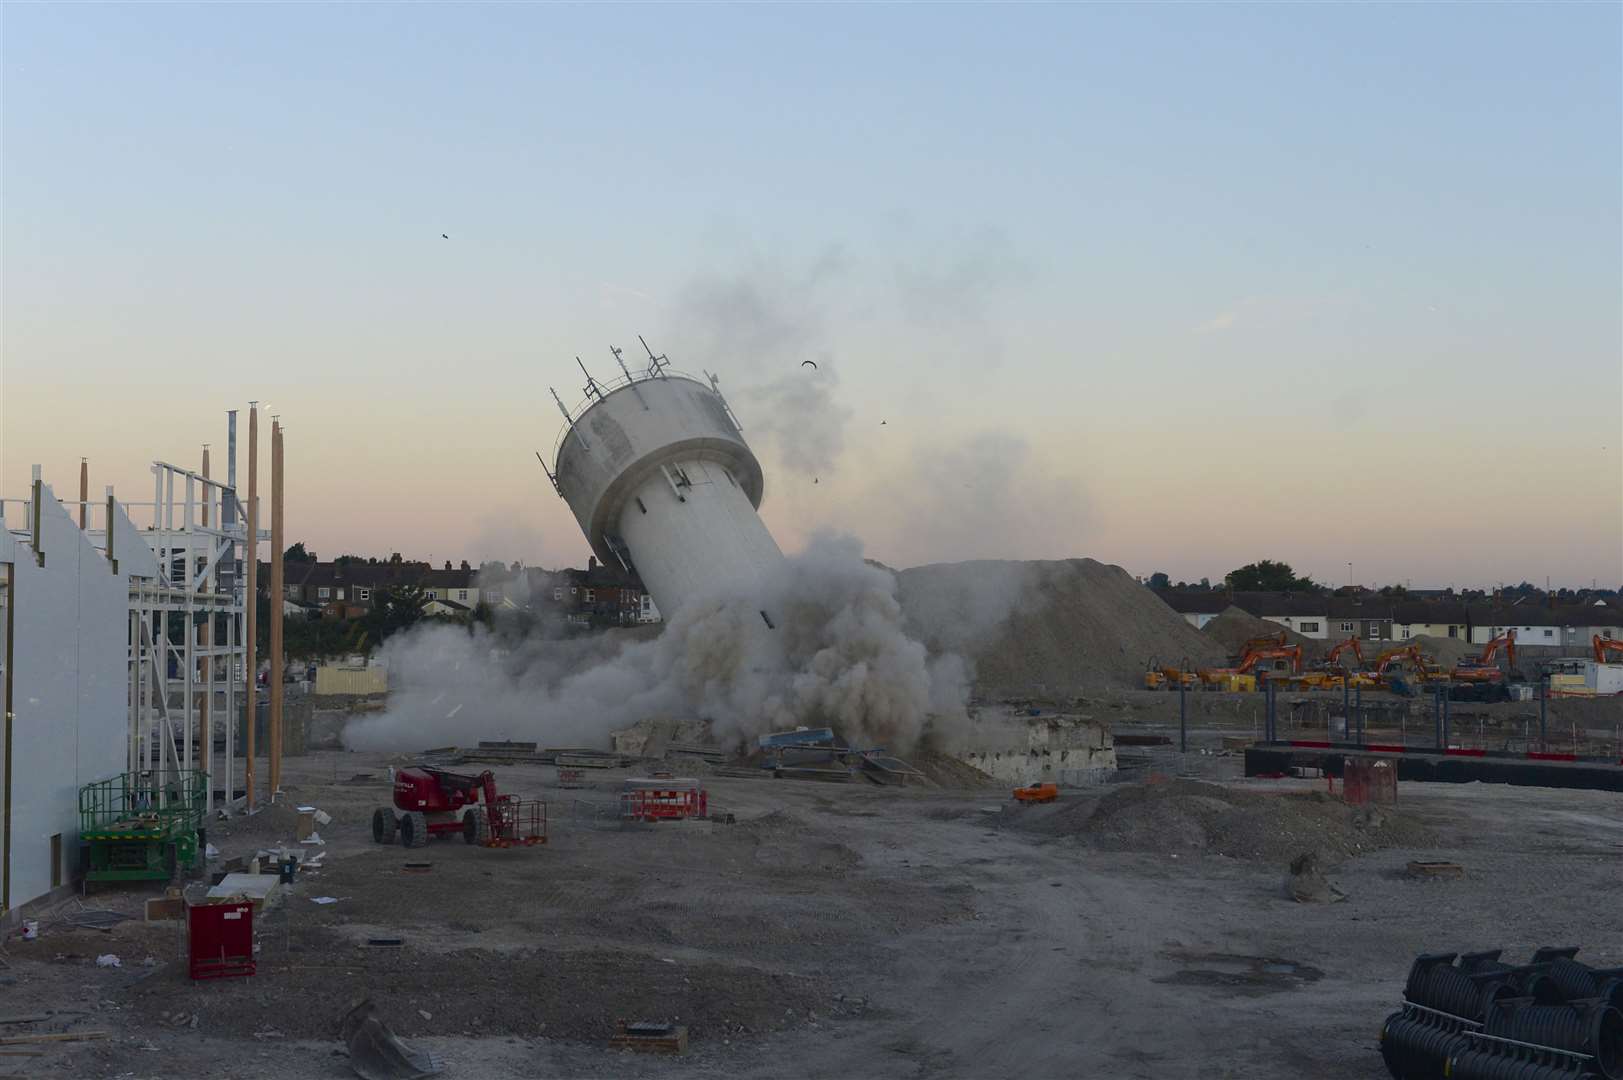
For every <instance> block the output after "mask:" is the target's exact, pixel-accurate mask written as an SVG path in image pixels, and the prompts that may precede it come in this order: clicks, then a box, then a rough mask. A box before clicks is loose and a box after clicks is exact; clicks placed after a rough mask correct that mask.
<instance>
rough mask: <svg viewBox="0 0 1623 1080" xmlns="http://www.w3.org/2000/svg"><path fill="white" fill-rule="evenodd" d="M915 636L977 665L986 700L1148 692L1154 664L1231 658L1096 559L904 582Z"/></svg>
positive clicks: (977, 686)
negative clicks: (1142, 689) (1154, 661)
mask: <svg viewBox="0 0 1623 1080" xmlns="http://www.w3.org/2000/svg"><path fill="white" fill-rule="evenodd" d="M896 585H897V594H898V597H899V598H900V600H901V603H902V611H903V614H904V616H905V619H906V625H907V629H908V632H909V633H910V634H911V635H912V636H914V637H916V638H917V639H918V640H920V641H922V642H924V644H925V645H926V647H928V648H929V650H930V652H931V654H932V655H938V654H941V653H956V654H957V655H959V656H962V657H964V658H965V660H967V661H968V662H969V663H970V665H971V670H972V672H973V676H974V692H975V694H976V695H977V696H979V697H981V698H990V699H1007V698H1011V697H1037V698H1046V699H1050V700H1053V699H1057V698H1068V697H1075V696H1077V695H1079V694H1082V693H1085V692H1092V691H1098V690H1101V689H1111V688H1119V689H1129V688H1139V687H1142V686H1143V684H1144V668H1145V665H1146V664H1147V663H1148V662H1149V661H1150V660H1151V659H1152V658H1160V659H1161V660H1163V661H1165V662H1168V663H1180V664H1181V663H1182V662H1183V660H1184V658H1185V657H1187V658H1188V660H1189V662H1190V664H1191V665H1193V666H1195V667H1211V666H1214V665H1217V664H1220V663H1222V661H1223V659H1224V650H1223V649H1222V647H1221V646H1219V645H1217V644H1216V643H1214V642H1213V641H1212V640H1211V639H1210V638H1208V637H1206V636H1204V635H1203V634H1201V632H1200V631H1198V630H1196V629H1195V628H1194V627H1192V626H1190V625H1189V624H1188V623H1187V622H1185V621H1184V620H1183V617H1182V616H1180V615H1179V614H1178V613H1177V612H1175V611H1173V610H1172V609H1171V608H1170V607H1168V606H1167V605H1166V603H1165V602H1164V601H1162V600H1161V598H1160V597H1158V596H1156V595H1155V593H1153V592H1151V591H1150V590H1149V589H1147V588H1145V587H1144V586H1143V585H1141V584H1139V583H1138V582H1137V581H1136V580H1135V579H1134V578H1133V577H1132V575H1130V574H1128V573H1127V572H1126V571H1125V570H1123V569H1122V568H1121V567H1119V566H1107V565H1105V564H1104V563H1100V562H1095V561H1094V560H1092V559H1065V560H1061V561H1054V562H998V561H979V562H963V563H942V564H937V565H933V566H919V567H914V568H912V569H910V570H902V571H900V572H898V573H897V575H896Z"/></svg>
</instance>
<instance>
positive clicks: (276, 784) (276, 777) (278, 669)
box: [270, 418, 287, 799]
mask: <svg viewBox="0 0 1623 1080" xmlns="http://www.w3.org/2000/svg"><path fill="white" fill-rule="evenodd" d="M286 543H287V537H286V536H285V535H284V534H283V532H282V422H281V421H280V420H277V419H274V418H273V419H272V420H271V563H270V571H271V580H270V790H271V798H273V799H274V798H275V797H276V796H277V795H278V794H279V793H280V792H281V790H282V596H283V593H284V589H283V588H282V575H283V570H282V551H283V550H284V549H283V545H284V544H286Z"/></svg>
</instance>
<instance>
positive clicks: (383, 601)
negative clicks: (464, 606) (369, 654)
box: [361, 585, 428, 644]
mask: <svg viewBox="0 0 1623 1080" xmlns="http://www.w3.org/2000/svg"><path fill="white" fill-rule="evenodd" d="M427 603H428V596H427V594H425V593H424V592H423V590H422V589H420V588H418V587H417V586H416V585H390V586H389V587H388V588H386V589H384V590H383V591H382V592H381V593H379V594H377V595H375V596H374V597H373V600H372V610H371V611H369V612H367V613H366V616H365V617H364V618H363V619H362V620H361V623H362V625H363V626H365V628H366V634H367V638H368V640H370V641H371V642H373V643H374V644H375V643H377V642H381V641H383V640H384V639H385V638H387V637H388V636H389V635H390V634H393V633H397V632H398V631H401V630H406V629H409V628H410V627H412V626H414V625H415V624H416V623H417V621H418V620H419V619H421V618H422V617H423V608H424V607H425V606H426V605H427Z"/></svg>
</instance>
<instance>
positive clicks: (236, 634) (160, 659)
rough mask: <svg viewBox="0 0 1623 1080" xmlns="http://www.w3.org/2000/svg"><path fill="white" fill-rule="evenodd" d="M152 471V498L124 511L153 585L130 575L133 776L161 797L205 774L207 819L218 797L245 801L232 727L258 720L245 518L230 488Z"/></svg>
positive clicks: (243, 764)
mask: <svg viewBox="0 0 1623 1080" xmlns="http://www.w3.org/2000/svg"><path fill="white" fill-rule="evenodd" d="M152 475H153V497H152V502H151V503H133V504H124V505H125V510H126V512H127V513H129V514H130V517H131V521H132V523H134V524H135V525H136V526H137V528H139V529H140V530H141V535H142V537H143V539H145V540H146V542H147V545H148V547H150V548H151V550H152V554H153V556H154V558H155V559H156V561H157V575H156V576H155V577H133V576H132V577H131V578H130V635H129V671H130V676H129V678H130V685H129V701H130V771H131V772H133V773H136V774H137V775H139V776H142V777H145V778H148V779H150V780H151V781H152V782H153V783H154V785H155V786H156V788H157V790H159V791H165V790H168V781H169V780H171V779H172V778H176V777H180V776H183V775H185V774H187V773H190V772H191V771H192V770H194V769H196V770H200V771H202V772H203V773H204V774H205V775H206V776H207V777H208V783H207V785H206V787H205V792H204V810H205V812H212V811H213V810H214V809H215V806H216V800H220V802H221V803H223V804H224V805H228V806H229V805H234V804H236V803H238V802H240V801H241V799H242V798H243V794H242V792H244V790H245V788H243V787H239V786H238V785H239V782H242V783H245V775H246V772H247V761H246V758H245V756H244V755H243V754H242V752H241V751H242V748H241V747H240V746H239V745H238V743H239V737H238V736H239V730H238V723H237V721H238V718H239V717H240V718H242V723H243V731H246V725H248V724H252V723H254V722H255V720H256V713H257V708H256V705H257V701H250V700H249V698H248V686H249V685H250V681H249V675H248V673H249V671H251V670H252V668H253V665H252V664H251V662H250V661H249V659H248V657H247V646H246V637H247V633H246V623H245V619H246V618H252V617H253V608H252V607H251V606H250V605H248V604H247V603H246V602H245V589H246V583H245V575H244V574H243V560H244V558H245V556H244V547H245V546H246V545H245V539H246V537H247V535H248V533H247V522H246V521H245V520H244V518H245V514H244V509H243V507H242V504H241V502H240V500H239V499H238V498H237V495H236V490H235V488H234V487H233V486H231V485H230V484H229V483H222V482H220V481H218V480H214V479H211V478H209V477H208V476H206V475H202V474H199V473H195V472H193V471H191V470H190V469H185V468H182V467H180V466H178V465H171V464H169V463H168V462H164V461H156V462H153V464H152ZM264 538H265V533H264V532H263V531H262V530H261V531H260V539H264ZM248 557H251V556H248ZM255 697H256V698H257V694H256V695H255ZM216 751H218V754H217V753H216Z"/></svg>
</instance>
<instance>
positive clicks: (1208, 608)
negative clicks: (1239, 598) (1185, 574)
mask: <svg viewBox="0 0 1623 1080" xmlns="http://www.w3.org/2000/svg"><path fill="white" fill-rule="evenodd" d="M1155 595H1157V596H1159V597H1160V598H1161V599H1162V600H1165V601H1166V604H1167V606H1168V607H1170V608H1171V609H1172V610H1173V611H1176V612H1179V613H1180V614H1183V615H1221V614H1222V613H1223V612H1225V611H1227V610H1228V609H1229V605H1230V604H1232V603H1234V601H1233V600H1231V599H1229V594H1228V593H1226V592H1221V591H1218V590H1214V589H1204V590H1201V591H1198V592H1182V591H1175V590H1172V589H1158V590H1156V593H1155Z"/></svg>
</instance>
